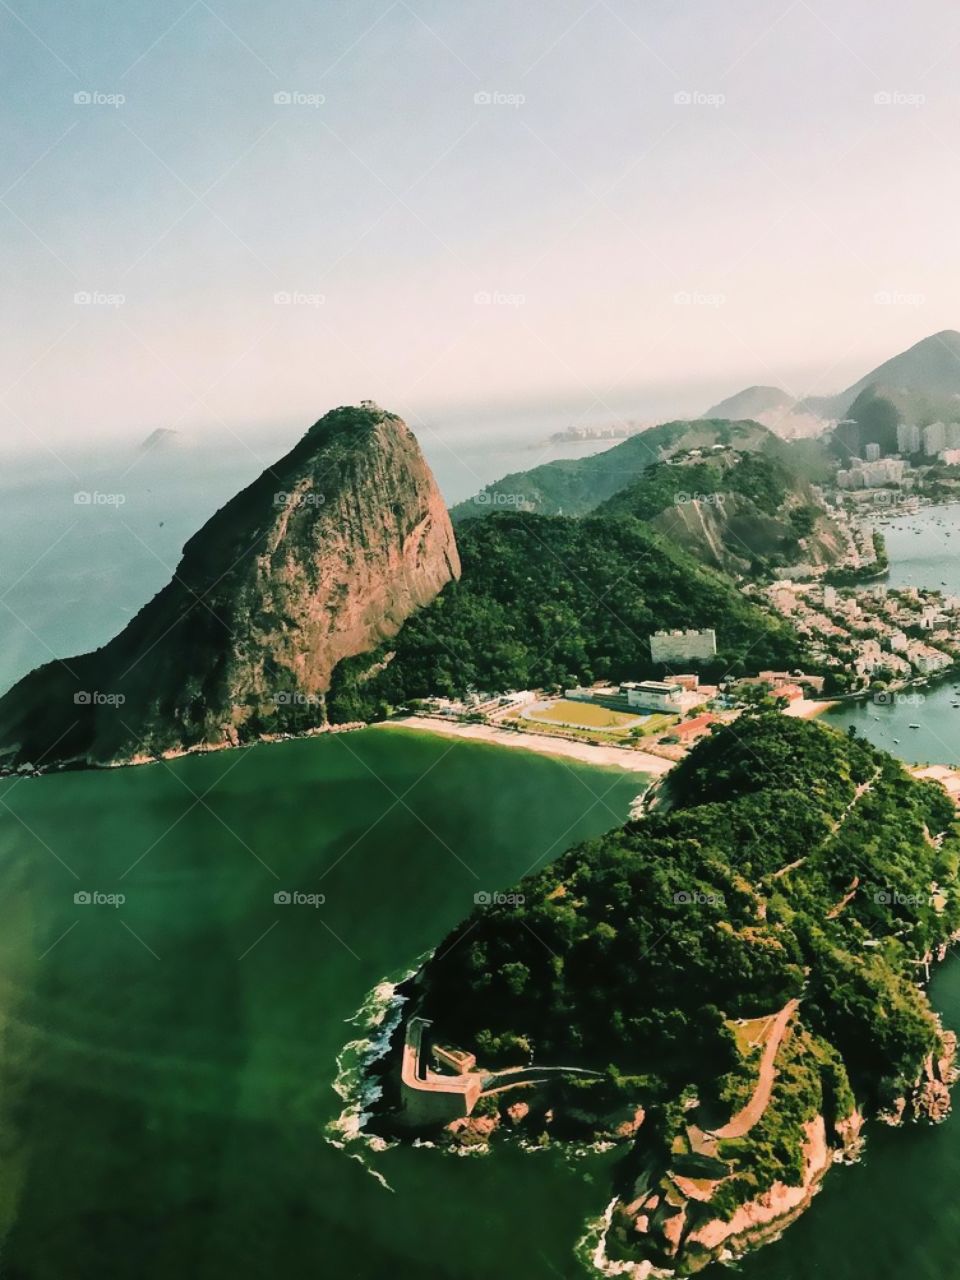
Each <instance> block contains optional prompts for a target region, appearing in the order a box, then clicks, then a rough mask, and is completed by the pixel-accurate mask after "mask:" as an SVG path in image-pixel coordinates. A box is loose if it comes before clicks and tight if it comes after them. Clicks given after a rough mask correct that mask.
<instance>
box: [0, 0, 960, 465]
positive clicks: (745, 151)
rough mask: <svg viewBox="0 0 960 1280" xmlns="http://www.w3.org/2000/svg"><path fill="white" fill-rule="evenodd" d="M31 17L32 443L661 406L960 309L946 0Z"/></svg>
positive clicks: (20, 246) (4, 210)
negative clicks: (344, 415)
mask: <svg viewBox="0 0 960 1280" xmlns="http://www.w3.org/2000/svg"><path fill="white" fill-rule="evenodd" d="M0 21H2V24H3V31H4V35H5V37H6V48H7V50H8V60H7V76H6V86H7V92H6V94H5V95H4V107H3V111H4V116H3V124H4V128H3V134H2V136H3V144H2V145H3V148H4V152H3V154H4V171H5V177H6V181H5V182H4V184H3V187H4V192H3V195H2V202H0V219H2V223H0V225H2V227H3V233H4V241H3V250H2V252H3V259H4V274H5V277H6V280H7V284H8V294H9V295H10V297H11V303H12V305H10V306H9V307H8V309H7V311H6V313H5V320H4V324H3V330H2V336H3V371H2V375H0V376H2V383H0V410H2V413H3V417H2V419H0V421H2V433H0V434H2V437H3V441H4V444H5V445H6V446H8V447H9V446H10V445H11V443H12V444H14V445H15V446H16V447H21V444H22V446H23V447H24V448H27V449H29V450H30V451H31V452H33V451H35V450H36V449H37V448H41V447H52V448H62V447H65V446H66V445H68V444H69V443H71V442H73V441H76V440H77V439H91V438H99V437H104V438H111V439H117V440H124V441H129V442H130V443H131V444H136V443H138V442H139V441H140V440H142V439H143V438H144V437H145V436H146V435H148V434H149V432H150V431H152V430H153V429H154V428H156V427H179V428H182V429H189V430H191V431H193V432H196V433H200V434H204V433H207V434H210V435H218V434H222V433H223V432H224V431H227V432H230V433H240V435H242V436H245V435H246V433H247V432H250V433H251V434H258V435H264V434H265V435H267V436H270V434H271V431H274V432H275V435H276V439H277V441H278V442H279V441H281V439H282V440H283V441H284V442H286V441H287V440H288V439H289V438H290V436H291V433H296V432H297V431H298V430H302V429H303V427H305V426H306V425H307V424H308V423H309V422H311V421H313V420H314V419H315V418H316V417H317V416H319V414H320V413H322V412H323V411H324V410H325V409H326V408H329V407H330V406H333V405H336V404H342V403H351V402H357V401H358V400H360V399H361V398H365V397H372V398H375V399H377V400H378V401H379V402H381V403H382V404H384V405H387V406H388V407H390V408H392V409H395V410H396V411H398V412H400V413H402V414H403V415H404V416H405V417H406V418H407V419H408V421H409V422H410V424H411V426H413V427H414V429H415V430H416V429H418V427H419V428H420V429H423V428H424V426H426V427H430V426H431V425H435V424H436V423H437V422H438V421H441V420H443V421H445V422H447V423H448V424H450V425H451V429H460V428H457V426H456V424H457V423H461V424H462V430H464V431H467V430H469V429H471V428H472V427H473V426H475V425H476V424H479V423H487V424H492V425H496V424H497V423H500V424H502V425H504V426H505V427H509V424H510V423H511V422H513V421H515V420H517V419H519V418H520V417H522V416H524V415H527V414H529V415H535V416H537V417H540V416H543V417H545V418H548V417H549V416H550V415H551V414H553V413H555V414H556V421H555V422H554V423H553V424H552V425H553V426H554V427H559V426H563V425H565V422H566V421H567V420H571V419H577V418H579V419H582V420H584V421H608V420H610V419H613V418H616V417H618V416H621V415H622V416H626V417H634V418H644V419H650V420H654V419H662V418H666V417H671V416H679V415H690V414H696V413H700V412H703V411H704V410H705V409H706V408H707V406H708V405H710V404H711V403H713V402H715V401H717V400H719V399H721V398H724V397H726V396H728V395H730V394H732V393H733V392H735V391H737V390H739V389H740V388H742V387H743V386H745V385H747V384H750V383H772V384H777V385H782V386H784V387H785V388H786V389H787V390H788V391H790V392H791V393H796V394H805V393H809V394H824V393H829V392H833V391H837V390H839V389H840V388H842V387H844V386H845V385H847V384H848V383H850V382H851V381H852V380H854V379H855V378H858V377H860V376H861V375H862V374H863V373H865V372H866V371H867V370H868V369H870V368H871V367H872V366H874V365H876V364H877V363H879V362H880V361H882V360H884V359H886V358H887V357H889V356H890V355H893V354H894V353H896V352H897V351H900V350H903V349H904V348H906V347H909V346H910V345H912V344H913V343H915V342H916V341H918V340H919V339H921V338H922V337H924V336H926V335H928V334H931V333H934V332H936V331H938V330H941V329H946V328H954V327H957V326H958V325H960V309H958V307H957V304H956V297H957V295H958V288H957V285H958V283H960V278H958V277H960V259H958V250H957V248H956V244H955V236H954V233H953V228H952V225H951V218H952V213H953V209H954V207H955V203H956V201H955V198H954V197H955V195H956V191H957V177H956V166H955V164H953V163H951V162H952V160H953V159H954V153H955V151H956V144H955V142H954V140H953V132H954V131H953V130H952V128H951V126H952V124H953V116H954V113H955V109H956V106H957V102H958V90H957V88H956V86H955V84H954V83H953V77H951V74H950V73H951V70H952V63H953V61H954V56H953V54H954V50H955V48H956V47H957V45H958V43H960V12H957V11H955V10H954V9H953V8H952V7H948V6H947V5H946V4H945V3H943V0H925V2H924V3H920V4H918V5H915V6H912V7H911V8H910V10H909V11H906V10H903V11H892V12H880V11H877V9H876V7H875V6H870V5H868V4H867V3H866V0H853V2H852V3H849V4H847V5H845V6H844V9H843V12H842V13H838V12H837V11H836V10H835V7H833V6H830V5H827V4H826V3H825V0H793V3H787V4H784V5H783V6H782V7H781V6H780V5H777V6H775V7H771V6H770V5H769V4H762V3H759V2H758V0H742V2H739V3H731V4H724V5H722V6H717V5H708V4H706V3H689V4H685V5H683V6H679V5H670V4H666V3H644V4H641V5H629V4H627V3H625V0H595V2H594V3H592V4H591V3H587V2H586V0H577V2H576V3H573V2H571V0H560V3H554V4H550V5H547V4H545V3H542V2H536V3H533V4H530V5H527V6H525V7H524V9H523V11H522V13H519V12H518V11H517V10H516V8H515V6H512V5H509V4H507V3H506V0H494V2H493V3H491V4H490V5H487V6H485V7H484V9H483V11H482V12H480V11H473V10H465V9H464V8H463V7H462V6H458V5H454V4H452V3H450V0H418V2H417V3H413V4H411V3H407V0H394V2H392V3H391V2H390V0H377V2H373V0H360V2H359V3H357V4H354V5H352V6H350V7H349V10H345V11H343V12H330V11H328V10H327V11H318V10H317V8H316V6H313V5H309V4H307V3H306V2H305V0H284V3H283V4H282V5H281V6H280V9H279V10H276V9H275V10H271V11H270V12H266V11H263V10H261V8H260V7H259V6H256V5H254V4H253V3H252V2H251V0H232V2H228V0H224V2H223V3H214V4H208V3H206V0H194V2H193V3H188V2H185V3H184V4H183V6H182V7H178V8H175V9H171V10H170V11H168V12H165V13H162V14H161V13H159V12H158V11H157V10H156V8H155V7H154V6H149V5H147V4H145V3H143V0H131V3H130V4H128V5H126V6H124V7H123V9H122V10H116V9H115V8H111V9H110V10H108V9H107V7H106V6H104V5H102V4H100V3H97V2H96V0H82V2H81V3H75V4H72V5H66V4H63V3H53V4H41V3H40V0H20V2H19V3H16V4H14V5H12V6H6V5H5V6H3V10H2V13H0ZM597 67H602V68H604V73H603V76H602V77H600V78H598V76H597V74H596V69H597ZM78 296H79V297H80V298H81V299H83V298H84V297H86V298H88V299H89V300H88V301H83V300H81V301H77V298H78ZM120 299H122V301H120Z"/></svg>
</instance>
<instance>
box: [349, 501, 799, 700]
mask: <svg viewBox="0 0 960 1280" xmlns="http://www.w3.org/2000/svg"><path fill="white" fill-rule="evenodd" d="M457 546H458V549H459V552H460V559H461V564H462V576H461V579H460V581H459V582H456V583H450V584H449V585H448V586H447V587H446V588H445V589H444V590H443V592H442V593H441V594H440V596H439V597H438V598H437V599H436V600H435V601H434V603H433V604H431V605H429V606H428V607H427V608H425V609H422V610H420V611H419V612H418V613H417V614H415V615H414V616H413V617H411V618H409V619H408V620H407V622H406V623H405V624H404V627H403V629H402V631H401V632H400V634H399V636H398V637H397V638H396V640H394V641H393V642H392V643H391V644H390V645H389V646H383V647H382V648H381V649H380V650H379V651H378V652H376V653H375V654H372V655H367V656H366V657H363V658H358V659H355V660H349V661H347V662H344V663H341V664H340V666H338V667H337V669H336V671H335V673H334V677H333V682H332V685H331V690H330V694H329V696H328V709H329V713H330V716H331V719H333V720H335V721H341V722H342V721H349V720H355V719H375V718H377V717H378V716H382V715H383V714H385V713H387V712H388V711H389V709H390V708H392V707H396V706H400V705H403V704H404V703H406V702H408V701H409V699H411V698H419V697H426V696H428V695H430V694H443V695H448V696H449V695H460V694H463V693H465V692H466V691H467V690H468V689H470V688H476V689H481V690H484V691H490V692H497V691H500V690H506V689H524V688H531V687H537V686H541V685H554V684H557V685H570V684H572V683H576V682H579V681H592V680H597V679H605V678H610V679H623V678H638V677H642V676H647V675H656V674H660V669H659V668H657V667H654V666H653V665H652V664H651V661H650V652H649V643H648V642H649V637H650V635H651V633H652V632H654V631H657V630H660V629H661V628H672V627H713V628H714V629H715V630H716V632H717V644H718V650H719V652H718V655H717V659H716V661H715V663H714V664H713V665H712V666H711V667H709V668H706V669H705V670H704V674H705V675H710V674H715V675H723V674H726V673H728V672H732V673H734V674H740V673H742V672H744V671H745V670H746V669H747V666H749V668H750V669H751V670H757V669H759V668H763V667H765V666H766V667H778V668H781V669H782V668H783V667H785V666H788V667H793V666H796V665H797V663H798V662H799V660H800V648H799V644H798V641H797V638H796V636H795V634H794V632H793V631H792V630H791V629H790V628H789V627H788V626H787V625H786V624H785V623H783V622H781V621H779V620H777V619H775V618H773V617H771V616H769V615H768V614H766V613H764V612H763V611H761V610H760V609H759V608H757V606H756V605H754V604H752V603H751V602H750V601H749V600H747V599H746V598H745V597H744V596H743V595H742V594H741V593H740V592H739V591H738V590H737V588H736V587H735V586H734V585H733V583H732V582H731V581H730V580H729V579H728V578H727V577H725V576H724V575H723V574H720V573H717V572H715V571H713V570H711V569H707V568H704V567H703V566H702V565H700V564H698V563H697V561H696V560H694V559H693V558H692V557H691V556H689V555H688V554H687V553H686V552H684V551H683V550H681V549H680V548H678V547H675V546H672V545H671V544H670V543H669V542H668V541H667V540H666V539H665V538H663V537H661V536H660V535H659V534H657V533H656V532H655V531H653V530H651V529H650V528H648V527H647V526H646V525H644V524H643V523H641V522H640V521H639V520H635V519H632V518H630V517H626V518H623V519H611V518H592V517H588V518H585V519H582V520H573V519H568V518H566V517H562V516H553V517H549V516H539V515H532V514H528V513H522V512H512V513H500V514H497V515H493V516H491V517H490V518H489V519H487V520H474V521H469V522H467V523H465V524H463V525H461V526H460V528H459V529H458V531H457ZM390 654H392V655H393V656H392V657H390V656H389V655H390ZM383 664H385V665H383Z"/></svg>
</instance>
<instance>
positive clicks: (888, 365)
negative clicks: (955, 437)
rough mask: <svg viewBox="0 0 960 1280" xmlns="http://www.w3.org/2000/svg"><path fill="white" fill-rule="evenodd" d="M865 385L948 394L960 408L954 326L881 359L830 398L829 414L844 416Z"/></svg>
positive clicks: (959, 354) (959, 338)
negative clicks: (831, 407) (879, 363)
mask: <svg viewBox="0 0 960 1280" xmlns="http://www.w3.org/2000/svg"><path fill="white" fill-rule="evenodd" d="M868 387H888V388H889V389H890V390H891V391H899V392H903V391H914V392H920V393H923V394H925V395H928V396H934V397H949V398H951V399H954V400H956V401H957V405H958V408H960V333H958V332H957V331H956V330H955V329H944V330H942V332H940V333H934V334H931V336H930V337H929V338H923V339H922V340H921V341H920V342H917V343H915V344H914V345H913V346H912V347H910V348H908V350H906V351H902V352H901V353H900V354H899V355H896V356H893V357H892V358H891V359H890V360H885V361H884V362H883V364H881V365H878V366H877V368H876V369H872V370H871V371H870V372H869V373H867V374H864V376H863V377H862V378H860V379H859V381H857V382H855V383H854V384H853V385H852V386H850V387H847V389H846V391H842V392H841V393H840V394H839V395H838V396H835V397H833V405H834V408H835V411H836V412H835V414H834V415H833V416H836V417H844V416H845V415H846V414H847V413H848V412H849V410H850V408H851V406H852V405H853V402H854V401H855V400H856V399H857V397H858V396H859V395H860V394H861V392H863V391H866V390H867V388H868Z"/></svg>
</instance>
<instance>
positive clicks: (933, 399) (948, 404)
mask: <svg viewBox="0 0 960 1280" xmlns="http://www.w3.org/2000/svg"><path fill="white" fill-rule="evenodd" d="M868 391H872V392H873V396H874V397H883V398H886V399H889V400H890V401H891V403H894V404H895V406H897V407H898V413H899V415H900V417H901V420H903V421H906V420H911V421H913V420H916V419H917V418H923V417H925V418H926V420H927V421H933V420H934V419H935V418H936V417H938V416H944V414H953V415H956V416H960V333H958V332H957V330H956V329H942V330H941V331H940V332H939V333H932V334H930V335H929V336H928V337H926V338H921V340H920V341H919V342H915V343H914V345H913V346H912V347H908V348H907V350H906V351H901V352H900V353H899V354H898V355H895V356H891V357H890V359H889V360H885V361H884V362H883V363H882V364H879V365H877V367H876V368H875V369H871V370H870V372H869V373H865V374H864V375H863V377H862V378H858V379H857V381H856V382H854V383H852V384H851V385H850V386H849V387H847V388H846V389H845V390H844V391H840V392H838V393H836V394H835V395H826V396H803V397H801V398H799V399H794V398H793V397H792V396H790V395H789V394H788V393H787V392H785V391H782V390H781V389H780V388H779V387H769V386H755V387H746V388H745V389H744V390H743V391H738V392H737V393H736V394H735V395H732V396H729V397H728V398H727V399H726V400H721V401H720V403H719V404H716V405H714V406H713V407H712V408H710V409H708V410H707V412H706V414H705V415H704V417H706V418H721V417H730V418H733V417H737V418H741V417H750V418H756V417H759V418H761V419H763V420H765V425H767V426H770V427H772V428H773V429H774V430H775V431H777V433H778V434H780V435H783V436H785V437H790V436H796V435H806V434H810V431H808V430H806V429H800V430H797V429H796V424H797V423H798V421H801V420H802V419H804V418H807V419H820V420H822V421H824V422H829V421H836V420H839V419H843V418H845V417H847V416H848V415H849V414H850V413H851V412H852V409H853V406H854V404H855V403H856V402H857V401H858V400H859V399H860V397H861V396H863V395H864V393H866V392H868ZM769 415H776V417H775V418H774V420H771V419H770V417H769ZM921 425H922V424H921Z"/></svg>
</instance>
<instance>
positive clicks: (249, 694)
mask: <svg viewBox="0 0 960 1280" xmlns="http://www.w3.org/2000/svg"><path fill="white" fill-rule="evenodd" d="M459 573H460V561H459V557H458V554H457V549H456V544H455V541H454V537H453V530H452V528H451V525H450V520H449V517H448V515H447V512H446V509H445V507H444V503H443V500H442V498H441V496H440V493H439V490H438V489H437V486H436V483H435V481H434V479H433V476H432V474H431V472H430V470H429V468H428V466H427V464H426V462H425V461H424V459H423V456H422V454H421V452H420V448H419V446H418V444H417V442H416V440H415V438H414V436H413V434H412V433H411V432H410V430H409V429H408V428H407V427H406V425H405V424H404V423H403V422H402V421H401V419H400V418H398V417H395V416H394V415H393V414H390V413H386V412H384V411H383V410H380V409H378V408H376V407H375V406H371V405H368V404H365V405H364V407H363V408H359V409H357V408H341V409H335V410H333V411H332V412H331V413H328V414H327V415H326V416H325V417H323V418H321V419H320V421H319V422H317V423H315V424H314V426H312V427H311V428H310V430H309V431H308V432H307V433H306V435H305V436H304V437H303V439H302V440H301V441H300V442H299V444H297V445H296V446H295V447H294V448H293V449H292V450H291V451H290V452H289V453H288V454H287V455H286V456H285V457H283V458H281V459H280V461H279V462H277V463H275V464H274V465H273V466H271V467H268V468H267V470H266V471H264V473H263V474H262V475H261V476H260V477H259V478H258V479H257V480H255V481H254V482H253V484H251V485H250V486H249V487H248V488H246V489H244V490H243V491H242V492H241V493H239V494H237V495H236V497H234V498H233V499H231V501H230V502H228V503H227V504H226V506H224V507H223V508H221V510H219V511H218V512H217V513H216V514H215V515H214V516H213V517H212V518H211V519H210V520H209V521H208V522H207V523H206V524H205V525H204V526H203V528H202V529H201V530H200V531H199V532H198V533H197V534H195V535H194V536H193V537H192V538H191V539H190V541H189V542H188V543H187V545H186V546H185V548H184V551H183V557H182V559H181V561H180V564H179V565H178V567H177V570H176V572H175V573H174V575H173V578H172V579H171V581H170V582H169V583H168V585H167V586H166V587H164V588H163V590H162V591H161V592H160V593H159V594H158V595H157V596H155V597H154V599H153V600H151V601H150V603H149V604H147V605H146V606H145V607H144V608H143V609H141V611H140V612H139V613H138V614H137V616H136V617H135V618H134V619H133V620H132V621H131V622H130V623H129V625H128V626H127V627H126V628H125V629H124V630H123V631H122V632H121V633H120V634H119V635H118V636H116V637H115V638H114V639H113V640H112V641H110V643H109V644H107V645H105V646H104V647H103V648H102V649H98V650H97V651H96V652H94V653H88V654H84V655H82V656H81V657H77V658H70V659H66V660H63V661H55V662H50V663H47V664H46V665H45V666H42V667H40V668H38V669H37V670H35V671H33V672H32V673H31V674H30V675H28V676H26V677H25V678H24V679H23V680H21V681H20V682H19V683H18V684H16V685H15V686H14V687H13V688H12V689H11V690H10V691H9V692H8V693H7V694H6V695H5V696H4V697H3V698H2V699H0V767H3V768H4V769H6V770H10V769H23V770H26V769H28V768H34V767H39V768H44V769H46V768H50V767H80V766H84V765H107V764H115V763H123V762H133V761H139V760H146V759H151V758H155V757H157V756H161V755H164V754H176V753H179V752H182V751H186V750H192V749H202V748H206V747H219V746H229V745H234V744H238V743H241V742H245V741H250V740H253V739H255V738H257V737H260V736H264V735H269V734H274V733H281V732H288V731H296V730H302V729H305V728H309V727H312V726H316V725H319V724H322V723H323V722H324V720H325V705H324V704H325V694H326V691H327V689H328V686H329V682H330V677H331V673H332V671H333V669H334V667H335V666H336V665H337V663H338V662H340V661H341V660H342V659H344V658H347V657H351V656H353V655H356V654H359V653H363V652H365V651H367V650H371V649H374V648H376V647H377V646H378V645H379V644H380V643H381V642H383V641H384V640H386V639H389V638H390V637H391V636H393V635H395V634H396V633H397V632H398V631H399V630H400V628H401V627H402V625H403V623H404V621H405V620H406V619H407V618H408V617H409V616H410V614H412V613H413V612H414V611H415V610H417V609H418V608H420V607H421V606H423V605H425V604H427V603H429V602H430V601H431V600H432V599H433V598H434V596H436V595H437V593H438V592H439V591H440V590H441V588H442V587H444V586H445V584H446V583H447V582H449V581H450V580H451V579H453V578H457V577H458V576H459Z"/></svg>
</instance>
